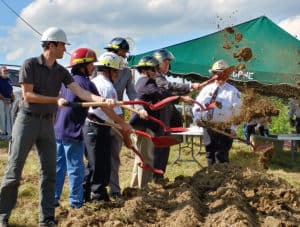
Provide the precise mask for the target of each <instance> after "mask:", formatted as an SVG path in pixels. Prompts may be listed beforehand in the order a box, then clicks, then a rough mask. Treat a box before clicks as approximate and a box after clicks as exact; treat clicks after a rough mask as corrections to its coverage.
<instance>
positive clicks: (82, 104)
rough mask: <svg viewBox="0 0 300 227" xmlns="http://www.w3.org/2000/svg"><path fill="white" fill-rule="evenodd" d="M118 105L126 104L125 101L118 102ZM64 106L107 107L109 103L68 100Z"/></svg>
mask: <svg viewBox="0 0 300 227" xmlns="http://www.w3.org/2000/svg"><path fill="white" fill-rule="evenodd" d="M116 105H118V106H120V105H125V104H123V102H116ZM64 106H68V107H72V108H74V107H107V106H108V104H107V103H106V102H66V103H64Z"/></svg>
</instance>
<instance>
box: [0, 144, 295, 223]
mask: <svg viewBox="0 0 300 227" xmlns="http://www.w3.org/2000/svg"><path fill="white" fill-rule="evenodd" d="M194 140H195V141H194V153H195V157H196V159H197V160H198V161H199V162H200V163H201V165H203V166H204V167H205V166H207V164H206V159H205V153H204V151H205V149H204V147H203V146H202V147H201V150H200V146H199V145H200V140H199V139H198V138H195V139H194ZM182 145H183V146H187V145H189V146H190V144H184V143H183V144H182ZM0 147H2V149H1V151H2V152H1V153H0V177H1V178H2V175H3V173H4V170H5V167H6V163H7V143H3V142H2V141H1V142H0ZM178 148H179V146H178V145H175V146H173V147H172V148H171V152H170V158H169V165H168V167H167V171H166V174H165V176H166V177H167V178H169V180H171V181H172V180H174V179H175V177H177V176H179V175H183V176H192V175H193V174H194V173H195V172H197V171H198V170H200V169H201V167H199V166H198V164H197V163H196V162H192V161H187V160H191V150H190V148H187V147H185V148H182V153H181V159H182V160H183V161H180V162H176V163H174V164H172V163H173V161H174V160H175V159H176V158H177V156H178ZM199 151H200V154H199ZM260 155H261V153H258V152H253V151H252V150H250V147H249V146H246V145H245V144H242V143H240V142H234V144H233V148H232V150H231V151H230V161H231V162H232V163H238V164H240V165H241V166H247V167H249V168H252V169H256V170H259V171H263V172H266V173H269V174H273V175H274V176H277V177H280V178H283V179H285V180H286V181H288V182H289V183H290V184H291V185H293V186H295V187H296V188H298V189H300V153H298V152H297V153H295V165H293V166H291V153H290V151H288V150H283V151H280V152H277V153H276V154H275V156H274V158H273V159H272V162H271V164H270V166H269V167H270V168H269V169H268V170H264V169H263V168H262V167H261V166H260V165H259V161H258V160H259V157H260ZM132 165H133V153H132V152H131V151H130V150H128V149H127V148H123V149H122V152H121V167H120V181H121V182H120V183H121V187H122V188H123V189H124V188H125V187H128V186H129V184H130V179H131V171H132ZM39 168H40V166H39V159H38V157H37V154H36V152H35V151H34V150H33V151H31V152H30V154H29V156H28V159H27V161H26V164H25V167H24V170H23V176H22V183H21V186H20V188H19V196H18V202H17V206H16V208H15V209H14V210H13V212H12V215H11V218H10V223H11V224H12V225H14V226H25V225H26V226H36V225H37V223H38V196H39V190H38V189H39ZM61 204H62V205H63V206H67V205H68V183H67V182H66V184H65V187H64V190H63V195H62V202H61Z"/></svg>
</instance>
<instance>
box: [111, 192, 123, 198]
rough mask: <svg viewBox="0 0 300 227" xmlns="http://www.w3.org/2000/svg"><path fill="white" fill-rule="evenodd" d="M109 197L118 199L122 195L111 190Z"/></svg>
mask: <svg viewBox="0 0 300 227" xmlns="http://www.w3.org/2000/svg"><path fill="white" fill-rule="evenodd" d="M110 197H112V198H113V199H120V198H121V197H122V195H121V193H120V192H111V193H110Z"/></svg>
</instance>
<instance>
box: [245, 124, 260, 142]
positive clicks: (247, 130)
mask: <svg viewBox="0 0 300 227" xmlns="http://www.w3.org/2000/svg"><path fill="white" fill-rule="evenodd" d="M256 126H257V124H254V125H247V124H245V125H244V128H243V133H244V136H245V139H246V140H248V141H250V136H251V135H254V134H255V127H256Z"/></svg>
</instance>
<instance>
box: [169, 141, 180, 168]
mask: <svg viewBox="0 0 300 227" xmlns="http://www.w3.org/2000/svg"><path fill="white" fill-rule="evenodd" d="M180 157H181V143H180V144H178V155H177V157H176V159H175V160H174V161H173V162H172V163H171V165H174V164H175V163H176V162H179V161H181V159H180Z"/></svg>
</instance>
